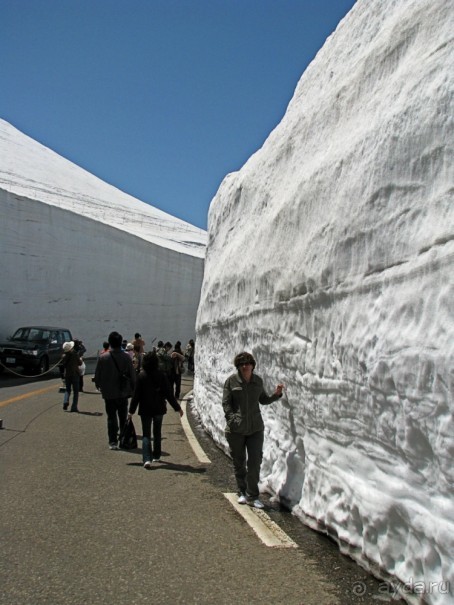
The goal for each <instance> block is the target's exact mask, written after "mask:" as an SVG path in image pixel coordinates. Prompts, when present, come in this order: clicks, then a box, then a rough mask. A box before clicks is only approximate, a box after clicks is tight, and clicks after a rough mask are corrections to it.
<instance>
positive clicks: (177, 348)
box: [173, 340, 181, 353]
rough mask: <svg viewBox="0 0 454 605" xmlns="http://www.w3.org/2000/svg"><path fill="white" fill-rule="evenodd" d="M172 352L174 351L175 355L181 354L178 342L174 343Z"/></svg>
mask: <svg viewBox="0 0 454 605" xmlns="http://www.w3.org/2000/svg"><path fill="white" fill-rule="evenodd" d="M173 350H174V351H176V352H177V353H181V342H180V341H179V340H177V342H176V343H175V346H174V347H173Z"/></svg>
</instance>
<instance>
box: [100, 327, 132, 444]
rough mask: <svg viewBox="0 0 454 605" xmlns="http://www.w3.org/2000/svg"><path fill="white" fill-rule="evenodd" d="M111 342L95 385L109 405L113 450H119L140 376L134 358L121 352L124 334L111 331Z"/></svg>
mask: <svg viewBox="0 0 454 605" xmlns="http://www.w3.org/2000/svg"><path fill="white" fill-rule="evenodd" d="M108 340H109V345H110V351H109V352H107V353H103V354H102V355H100V356H99V358H98V363H97V364H96V370H95V385H96V388H97V389H99V390H100V391H101V395H102V398H103V399H104V402H105V405H106V414H107V433H108V436H109V447H110V449H111V450H118V435H119V431H120V432H121V430H122V429H123V427H124V425H125V423H126V417H127V415H128V397H131V393H132V391H133V389H134V385H135V381H136V373H135V371H134V367H133V365H132V359H131V357H130V356H129V355H128V354H127V353H125V352H124V351H122V350H121V343H122V336H121V334H119V333H118V332H111V333H110V334H109V339H108Z"/></svg>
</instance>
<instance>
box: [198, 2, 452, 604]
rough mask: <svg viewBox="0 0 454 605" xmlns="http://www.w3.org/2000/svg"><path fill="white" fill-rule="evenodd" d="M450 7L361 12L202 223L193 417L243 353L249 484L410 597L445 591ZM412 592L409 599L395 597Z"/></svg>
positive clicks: (217, 399) (217, 433) (343, 27)
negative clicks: (258, 386) (258, 484)
mask: <svg viewBox="0 0 454 605" xmlns="http://www.w3.org/2000/svg"><path fill="white" fill-rule="evenodd" d="M453 8H454V7H453V4H452V3H451V2H449V1H447V0H433V1H431V2H422V1H420V0H414V1H412V0H388V1H387V2H386V10H384V6H383V3H381V2H376V1H375V0H359V1H358V2H357V4H356V5H355V6H354V7H353V9H352V10H351V11H350V13H349V14H348V15H347V17H346V18H345V19H344V20H343V21H342V22H341V23H340V25H339V26H338V28H337V30H336V32H335V33H334V34H333V35H332V36H331V37H330V38H328V40H327V42H326V44H325V45H324V47H323V48H322V50H321V51H320V52H319V53H318V55H317V57H316V58H315V60H314V61H313V62H312V64H311V65H310V66H309V67H308V69H307V70H306V72H305V73H304V75H303V77H302V78H301V80H300V82H299V84H298V86H297V88H296V91H295V94H294V97H293V99H292V100H291V102H290V104H289V107H288V109H287V112H286V114H285V116H284V118H283V119H282V121H281V123H280V124H279V125H278V126H277V128H276V129H275V130H274V131H273V132H272V133H271V134H270V136H269V138H268V139H267V140H266V142H265V143H264V145H263V147H262V149H260V150H259V151H258V152H257V153H256V154H254V155H253V156H252V157H251V158H250V159H249V160H248V162H247V163H246V164H245V165H244V166H243V168H242V169H241V170H240V171H239V172H237V173H234V174H230V175H228V176H227V177H226V178H225V179H224V181H223V182H222V184H221V186H220V188H219V191H218V193H217V195H216V196H215V198H214V199H213V201H212V203H211V207H210V213H209V228H208V248H207V255H206V261H205V275H204V281H203V286H202V294H201V301H200V305H199V310H198V316H197V347H196V370H197V372H196V378H195V386H194V407H195V409H196V410H197V412H198V413H199V415H200V418H201V422H202V424H203V425H204V427H205V428H206V430H207V431H208V432H209V433H211V434H212V435H213V437H214V438H215V440H216V441H217V442H218V444H219V445H220V446H221V447H223V448H225V449H226V448H227V444H226V441H225V437H224V427H225V421H224V416H223V410H222V406H221V398H222V387H223V383H224V380H225V379H226V377H227V376H228V375H229V374H230V373H231V372H232V371H234V368H233V365H232V360H233V357H234V355H235V353H237V352H239V351H242V350H248V351H251V352H252V353H253V354H254V356H255V357H256V359H257V372H258V373H259V374H260V375H261V376H262V377H263V378H264V379H265V384H266V387H267V388H268V390H269V391H271V390H272V389H274V386H275V384H276V383H277V382H278V381H283V382H284V383H285V385H286V387H287V390H286V395H285V396H284V398H283V400H281V402H278V403H275V404H273V405H272V406H267V407H266V408H264V409H263V416H264V420H265V425H266V429H265V446H264V461H263V464H262V475H261V478H262V489H263V490H265V491H268V492H270V493H272V494H274V495H275V496H276V497H277V498H279V499H280V500H281V501H282V502H284V503H286V504H287V505H289V506H290V507H292V509H293V510H294V512H295V513H296V514H297V515H299V516H300V517H301V518H302V519H303V520H304V522H306V523H308V524H309V525H311V526H312V527H314V528H316V529H319V530H320V531H325V532H327V533H329V534H330V535H331V536H333V537H334V538H335V539H337V540H338V542H339V544H340V546H341V548H342V549H343V550H344V551H345V552H347V553H349V554H350V555H351V556H353V557H354V558H356V560H357V561H358V562H360V563H361V564H362V565H364V566H365V567H367V568H369V569H372V570H373V572H374V573H376V575H379V576H381V577H387V578H391V579H396V581H398V582H400V583H401V584H400V586H401V587H404V588H405V590H404V591H403V592H404V597H405V598H406V599H407V600H409V601H412V600H417V601H419V600H421V599H425V600H426V601H427V602H428V603H437V604H440V603H443V604H448V603H452V602H453V601H452V598H453V595H452V591H453V589H454V496H453V491H454V490H453V485H454V467H453V464H452V458H453V454H454V422H453V413H454V401H453V392H454V316H453V314H454V303H453V301H454V284H453V282H454V277H453V275H454V271H453V265H454V263H453V260H454V238H453V236H454V203H453V165H454V164H453V153H452V151H453V149H452V144H453V141H454V129H453V103H452V101H453V76H454V61H453V37H452V32H453V31H454V18H453ZM410 586H411V587H412V588H413V590H414V594H413V596H412V595H410V589H409V587H410Z"/></svg>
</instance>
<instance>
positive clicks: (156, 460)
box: [153, 458, 161, 462]
mask: <svg viewBox="0 0 454 605" xmlns="http://www.w3.org/2000/svg"><path fill="white" fill-rule="evenodd" d="M153 462H161V458H153Z"/></svg>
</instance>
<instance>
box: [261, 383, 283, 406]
mask: <svg viewBox="0 0 454 605" xmlns="http://www.w3.org/2000/svg"><path fill="white" fill-rule="evenodd" d="M283 390H284V385H283V384H282V383H279V384H278V385H277V386H276V388H275V390H274V393H273V394H272V395H268V394H267V393H266V391H265V389H263V390H262V392H261V394H260V396H259V401H260V403H261V404H262V405H269V404H270V403H273V402H274V401H277V400H278V399H280V398H281V397H282V394H283Z"/></svg>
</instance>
